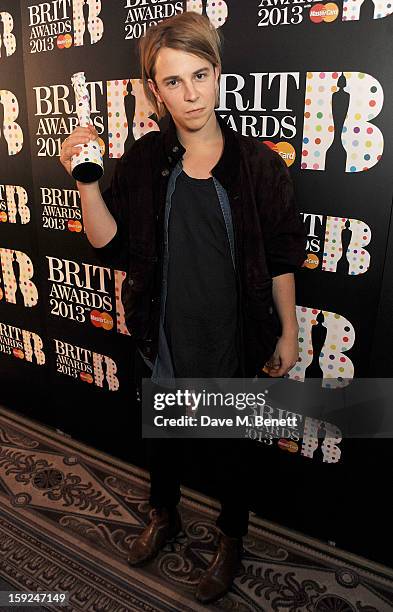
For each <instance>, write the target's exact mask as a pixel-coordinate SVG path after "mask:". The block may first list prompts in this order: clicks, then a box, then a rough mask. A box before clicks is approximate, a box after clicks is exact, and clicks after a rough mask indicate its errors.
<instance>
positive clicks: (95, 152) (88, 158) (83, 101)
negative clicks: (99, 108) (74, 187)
mask: <svg viewBox="0 0 393 612" xmlns="http://www.w3.org/2000/svg"><path fill="white" fill-rule="evenodd" d="M71 83H72V86H73V88H74V92H75V106H76V114H77V116H78V121H79V125H80V126H82V127H86V126H87V125H88V124H89V123H91V119H90V98H89V92H88V90H87V87H86V78H85V73H84V72H75V74H73V75H72V77H71ZM85 162H91V163H93V164H97V165H98V166H100V168H101V169H102V171H104V162H103V160H102V155H101V148H100V144H99V142H98V141H97V140H89V142H88V143H84V144H83V145H82V148H81V149H80V152H78V153H76V154H75V155H73V156H72V157H71V171H73V169H74V168H75V166H78V165H79V164H83V163H85Z"/></svg>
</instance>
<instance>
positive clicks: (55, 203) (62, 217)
mask: <svg viewBox="0 0 393 612" xmlns="http://www.w3.org/2000/svg"><path fill="white" fill-rule="evenodd" d="M40 203H41V205H42V227H43V228H44V229H49V230H54V231H63V232H64V231H65V232H67V231H68V232H75V233H77V234H79V233H81V232H82V231H83V221H82V210H81V203H80V194H79V191H78V190H77V189H57V188H55V187H41V188H40ZM0 215H1V213H0Z"/></svg>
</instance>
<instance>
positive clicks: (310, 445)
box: [300, 417, 342, 463]
mask: <svg viewBox="0 0 393 612" xmlns="http://www.w3.org/2000/svg"><path fill="white" fill-rule="evenodd" d="M321 423H324V428H325V431H326V434H325V438H324V439H323V440H322V439H320V443H321V448H322V453H323V463H337V462H338V461H339V460H340V457H341V449H340V448H339V447H338V446H336V444H337V443H338V442H341V440H342V433H341V431H340V430H339V428H338V427H337V426H336V425H333V424H332V423H327V422H326V421H319V420H318V419H312V418H310V417H306V420H305V423H304V432H303V443H302V449H301V451H300V454H301V455H303V457H309V458H310V459H312V457H313V454H314V451H315V450H316V449H317V447H318V444H319V443H318V429H319V426H320V424H321Z"/></svg>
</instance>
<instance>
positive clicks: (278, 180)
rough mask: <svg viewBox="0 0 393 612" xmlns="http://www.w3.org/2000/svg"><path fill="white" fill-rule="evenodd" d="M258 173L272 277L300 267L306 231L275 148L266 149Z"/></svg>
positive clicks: (282, 162) (284, 164)
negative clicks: (260, 174)
mask: <svg viewBox="0 0 393 612" xmlns="http://www.w3.org/2000/svg"><path fill="white" fill-rule="evenodd" d="M264 146H265V147H266V148H268V147H267V145H264ZM262 174H263V176H262V184H261V185H260V190H261V192H260V193H261V197H262V207H261V222H262V231H263V236H264V243H265V252H266V258H267V265H268V268H269V272H270V274H271V276H272V277H274V276H278V275H280V274H285V273H286V272H295V271H296V270H297V269H298V268H300V267H301V266H302V264H303V262H304V260H305V259H306V257H307V251H306V245H307V233H306V229H305V226H304V223H303V221H302V219H301V216H300V213H299V210H298V207H297V203H296V199H295V193H294V185H293V182H292V178H291V175H290V172H289V170H288V167H287V165H286V163H285V161H284V160H283V158H282V157H281V155H279V154H278V153H277V152H276V151H273V150H272V149H269V152H268V155H267V159H265V163H264V164H263V170H262Z"/></svg>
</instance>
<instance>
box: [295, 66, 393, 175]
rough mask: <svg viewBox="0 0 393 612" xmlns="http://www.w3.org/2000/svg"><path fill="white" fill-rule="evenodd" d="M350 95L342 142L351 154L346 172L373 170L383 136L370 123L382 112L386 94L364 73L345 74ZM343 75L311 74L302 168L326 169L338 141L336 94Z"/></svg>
mask: <svg viewBox="0 0 393 612" xmlns="http://www.w3.org/2000/svg"><path fill="white" fill-rule="evenodd" d="M343 74H344V76H345V78H346V80H347V84H346V87H345V88H344V91H346V92H347V93H349V94H350V98H349V107H348V112H347V117H346V119H345V121H344V125H343V126H342V134H341V142H342V145H343V147H344V149H345V150H346V152H347V161H346V166H345V171H346V172H362V171H365V170H368V169H369V168H372V167H373V166H374V165H375V164H376V163H377V162H378V161H379V160H380V158H381V155H382V152H383V136H382V133H381V131H380V130H379V128H377V127H376V126H375V125H372V124H371V123H369V122H370V121H371V120H372V119H374V117H376V116H377V115H378V114H379V112H380V111H381V109H382V105H383V91H382V87H381V85H380V84H379V83H378V81H377V80H376V79H374V77H372V76H370V75H369V74H365V73H364V72H344V73H343ZM340 75H341V73H340V72H318V73H317V72H315V73H313V72H308V73H307V78H306V98H305V111H304V137H303V150H302V158H301V167H302V169H310V170H325V157H326V152H327V150H328V149H329V147H330V146H331V144H332V142H333V139H334V130H335V126H334V124H333V115H332V95H333V93H334V92H336V91H338V87H337V81H338V79H339V77H340Z"/></svg>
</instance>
